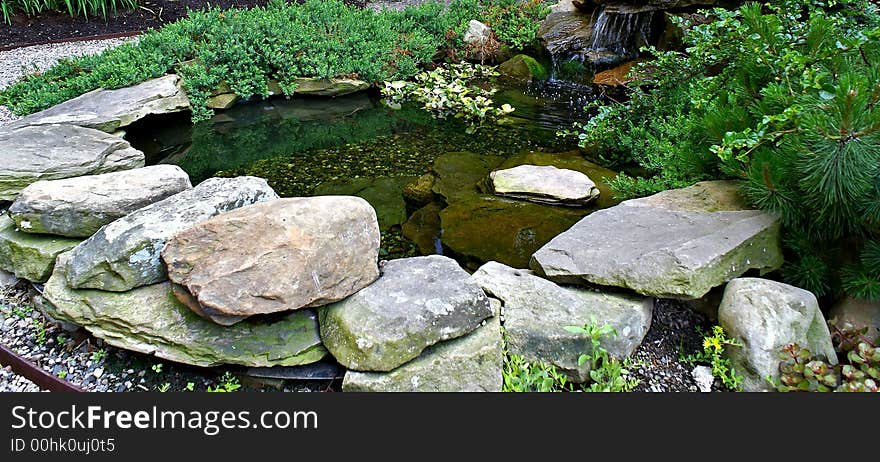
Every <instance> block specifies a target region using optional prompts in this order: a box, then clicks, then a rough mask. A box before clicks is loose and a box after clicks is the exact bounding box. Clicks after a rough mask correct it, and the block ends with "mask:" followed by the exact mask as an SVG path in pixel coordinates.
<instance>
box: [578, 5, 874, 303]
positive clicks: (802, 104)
mask: <svg viewBox="0 0 880 462" xmlns="http://www.w3.org/2000/svg"><path fill="white" fill-rule="evenodd" d="M711 14H712V15H713V16H714V18H715V20H714V21H713V22H710V23H708V24H704V25H695V26H691V25H688V24H683V25H684V26H685V29H686V33H685V38H684V41H685V43H686V44H687V45H688V48H687V49H686V52H685V53H681V52H674V51H672V52H660V51H657V50H655V49H652V50H650V51H651V53H653V54H654V55H655V56H656V60H655V61H653V62H650V63H646V64H643V65H641V66H638V68H637V70H636V72H637V75H636V77H637V82H638V88H635V89H634V90H633V92H632V95H631V96H632V98H631V100H630V101H629V102H627V103H624V104H619V105H614V106H611V107H607V108H603V109H602V110H600V112H599V115H598V116H597V117H595V118H593V119H592V120H590V121H588V122H587V123H585V124H583V125H582V126H581V131H580V133H579V136H580V138H581V143H582V145H583V146H585V147H587V146H589V147H592V148H594V149H595V148H598V149H599V151H600V152H603V153H604V156H605V158H606V159H608V160H610V161H612V162H614V163H617V164H620V165H623V164H627V163H631V162H635V163H637V164H639V165H640V166H641V167H643V168H644V169H645V170H646V171H647V174H646V175H643V176H642V177H640V178H631V177H628V176H623V175H622V176H620V177H618V178H617V179H616V180H615V181H614V182H613V183H612V184H613V186H614V187H615V189H617V190H618V192H619V193H620V194H621V196H624V197H632V196H637V195H646V194H650V193H653V192H656V191H658V190H662V189H666V188H670V187H680V186H686V185H688V184H691V183H693V182H696V181H700V180H704V179H714V178H733V179H737V180H740V181H741V183H742V185H743V191H744V193H745V194H744V195H745V196H746V197H747V199H748V200H749V201H750V202H751V203H752V204H753V205H755V206H757V207H759V208H761V209H763V210H767V211H769V212H771V213H774V214H776V215H778V216H779V217H780V219H781V222H782V224H783V227H784V232H785V243H786V246H787V250H788V252H787V265H786V267H785V268H784V275H785V277H786V279H787V280H788V282H790V283H792V284H795V285H798V286H800V287H803V288H805V289H808V290H811V291H813V292H814V293H816V294H817V295H819V296H823V295H828V296H831V295H838V294H840V293H841V292H846V293H849V294H852V295H854V296H858V297H863V298H869V299H875V300H876V299H878V298H880V266H878V265H876V264H872V263H873V262H876V261H878V255H880V243H878V238H880V237H878V236H880V235H878V232H880V226H878V225H880V108H878V107H877V103H878V101H880V83H878V82H880V40H878V39H880V29H878V26H880V13H878V10H877V6H875V5H874V4H872V3H870V2H867V1H862V0H845V1H837V0H828V1H823V0H785V1H778V2H773V3H769V4H765V5H760V4H755V3H750V4H746V5H744V6H742V7H740V8H739V9H736V10H733V11H727V10H723V9H715V10H713V12H712V13H711ZM852 250H855V253H856V254H859V255H856V256H853V255H851V253H852Z"/></svg>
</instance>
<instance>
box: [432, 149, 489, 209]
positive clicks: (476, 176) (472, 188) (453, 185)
mask: <svg viewBox="0 0 880 462" xmlns="http://www.w3.org/2000/svg"><path fill="white" fill-rule="evenodd" d="M503 160H504V158H502V157H500V156H491V155H482V154H475V153H473V152H448V153H446V154H443V155H441V156H440V157H438V158H437V159H436V160H435V161H434V169H433V170H434V175H435V176H436V177H437V179H436V180H435V181H434V187H433V190H434V192H435V193H436V194H439V195H440V196H442V197H443V198H444V199H446V201H447V202H453V201H456V200H458V199H462V198H467V197H471V196H474V195H476V194H477V193H478V192H479V190H478V188H477V186H478V184H479V183H480V182H482V181H484V180H485V179H486V177H487V176H488V175H489V172H491V171H492V170H493V169H495V167H497V166H498V164H500V163H501V162H502V161H503Z"/></svg>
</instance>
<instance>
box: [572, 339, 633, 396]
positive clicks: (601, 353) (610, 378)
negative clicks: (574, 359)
mask: <svg viewBox="0 0 880 462" xmlns="http://www.w3.org/2000/svg"><path fill="white" fill-rule="evenodd" d="M565 330H567V331H569V332H571V333H573V334H583V335H585V336H586V337H587V342H588V343H589V350H590V353H588V354H582V355H580V356H578V366H583V365H584V364H587V363H589V364H590V380H591V382H590V383H589V385H587V386H586V387H587V388H585V390H584V391H592V392H624V391H632V390H633V389H634V388H635V387H636V386H638V384H639V381H638V379H633V378H629V377H628V376H629V374H630V372H629V371H628V370H627V369H626V368H624V366H623V363H621V362H620V361H619V360H618V359H617V358H614V357H612V356H611V355H609V354H608V351H607V350H606V349H605V348H603V347H602V337H607V336H616V335H617V331H616V330H615V329H614V327H612V326H609V325H603V326H601V327H598V326H596V324H595V323H590V324H585V325H584V326H580V327H579V326H566V327H565Z"/></svg>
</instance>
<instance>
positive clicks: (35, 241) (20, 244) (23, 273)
mask: <svg viewBox="0 0 880 462" xmlns="http://www.w3.org/2000/svg"><path fill="white" fill-rule="evenodd" d="M80 242H82V239H75V238H69V237H62V236H50V235H47V234H29V233H23V232H21V231H18V230H16V228H15V222H14V221H12V219H11V218H9V217H8V216H6V215H5V214H4V215H0V270H4V271H8V272H10V273H12V274H14V275H15V276H16V277H18V278H21V279H27V280H28V281H32V282H46V280H47V279H49V276H50V275H51V274H52V269H53V268H54V267H55V258H56V257H57V256H58V255H59V254H61V253H64V252H67V251H68V250H70V249H72V248H74V247H76V245H77V244H79V243H80Z"/></svg>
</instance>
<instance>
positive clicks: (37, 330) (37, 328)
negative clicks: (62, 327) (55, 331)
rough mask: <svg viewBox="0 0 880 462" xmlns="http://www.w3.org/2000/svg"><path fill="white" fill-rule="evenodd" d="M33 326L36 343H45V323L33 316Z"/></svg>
mask: <svg viewBox="0 0 880 462" xmlns="http://www.w3.org/2000/svg"><path fill="white" fill-rule="evenodd" d="M33 326H34V341H36V342H37V345H45V344H46V335H47V332H46V323H44V322H43V321H42V320H40V319H38V318H34V320H33Z"/></svg>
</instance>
